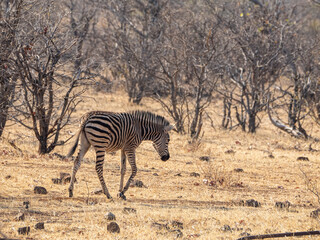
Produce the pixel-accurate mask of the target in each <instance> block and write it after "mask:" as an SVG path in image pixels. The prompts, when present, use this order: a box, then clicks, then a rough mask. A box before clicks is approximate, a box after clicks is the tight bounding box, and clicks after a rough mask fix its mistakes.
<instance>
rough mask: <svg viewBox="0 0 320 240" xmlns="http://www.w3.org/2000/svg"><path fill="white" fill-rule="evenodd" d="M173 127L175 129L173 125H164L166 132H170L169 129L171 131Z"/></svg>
mask: <svg viewBox="0 0 320 240" xmlns="http://www.w3.org/2000/svg"><path fill="white" fill-rule="evenodd" d="M172 129H174V126H173V125H168V126H165V127H164V131H165V132H169V131H171V130H172Z"/></svg>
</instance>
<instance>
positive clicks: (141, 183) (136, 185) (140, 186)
mask: <svg viewBox="0 0 320 240" xmlns="http://www.w3.org/2000/svg"><path fill="white" fill-rule="evenodd" d="M144 186H145V185H144V184H143V182H142V181H140V180H133V182H132V183H131V184H130V187H139V188H142V187H144Z"/></svg>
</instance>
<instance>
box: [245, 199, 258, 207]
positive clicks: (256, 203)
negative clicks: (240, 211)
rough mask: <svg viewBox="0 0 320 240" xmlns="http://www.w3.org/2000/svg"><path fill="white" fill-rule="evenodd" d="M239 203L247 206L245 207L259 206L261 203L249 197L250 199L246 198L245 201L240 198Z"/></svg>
mask: <svg viewBox="0 0 320 240" xmlns="http://www.w3.org/2000/svg"><path fill="white" fill-rule="evenodd" d="M240 203H241V205H243V206H247V207H260V206H261V203H259V202H258V201H256V200H254V199H250V200H246V201H245V202H244V201H243V200H241V202H240Z"/></svg>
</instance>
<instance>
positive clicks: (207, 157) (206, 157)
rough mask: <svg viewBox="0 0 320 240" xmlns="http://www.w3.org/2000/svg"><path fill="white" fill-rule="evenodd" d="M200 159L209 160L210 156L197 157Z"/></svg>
mask: <svg viewBox="0 0 320 240" xmlns="http://www.w3.org/2000/svg"><path fill="white" fill-rule="evenodd" d="M199 159H200V160H201V161H205V162H209V160H210V157H209V156H202V157H200V158H199Z"/></svg>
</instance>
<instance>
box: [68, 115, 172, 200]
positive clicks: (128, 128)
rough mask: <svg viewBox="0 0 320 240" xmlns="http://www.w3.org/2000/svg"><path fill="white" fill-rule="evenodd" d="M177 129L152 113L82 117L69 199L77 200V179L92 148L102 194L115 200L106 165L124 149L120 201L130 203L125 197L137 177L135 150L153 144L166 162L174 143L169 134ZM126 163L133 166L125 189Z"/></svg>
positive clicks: (73, 147)
mask: <svg viewBox="0 0 320 240" xmlns="http://www.w3.org/2000/svg"><path fill="white" fill-rule="evenodd" d="M172 129H173V126H172V125H170V123H169V122H168V121H167V120H166V119H165V118H164V117H162V116H159V115H155V114H153V113H150V112H144V111H133V112H129V113H113V112H104V111H94V112H89V113H87V114H85V115H84V116H83V117H82V123H81V126H80V130H79V132H78V134H77V138H76V141H75V143H74V145H73V146H72V148H71V149H70V152H69V153H68V155H67V158H69V157H71V156H72V155H73V154H74V152H75V150H76V148H77V146H78V143H79V139H80V149H79V153H78V155H77V157H76V159H75V161H74V165H73V171H72V177H71V182H70V186H69V197H72V196H73V186H74V181H75V176H76V173H77V171H78V169H79V168H80V165H81V160H82V158H83V157H84V155H85V154H86V152H87V151H88V150H89V148H90V146H91V145H92V146H93V147H94V150H95V151H96V171H97V174H98V178H99V180H100V183H101V187H102V191H103V193H104V194H105V195H106V196H107V198H108V199H111V198H112V197H111V195H110V193H109V191H108V189H107V186H106V184H105V182H104V178H103V162H104V156H105V153H106V152H113V151H116V150H120V149H121V170H120V171H121V178H120V188H119V193H118V197H120V198H122V199H124V200H125V199H126V197H125V195H124V193H125V192H126V191H127V190H128V188H129V186H130V183H131V182H132V181H133V178H134V177H135V175H136V173H137V166H136V157H135V150H136V148H137V147H138V146H139V145H140V144H141V142H142V141H144V140H150V141H152V142H153V146H154V148H155V150H156V151H157V152H158V154H159V156H160V158H161V160H162V161H167V160H168V159H169V158H170V155H169V151H168V143H169V141H170V138H169V133H168V132H169V131H170V130H172ZM126 159H128V162H129V164H130V166H131V170H132V172H131V176H130V177H129V179H128V181H127V183H126V185H125V186H124V187H123V180H124V175H125V172H126Z"/></svg>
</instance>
